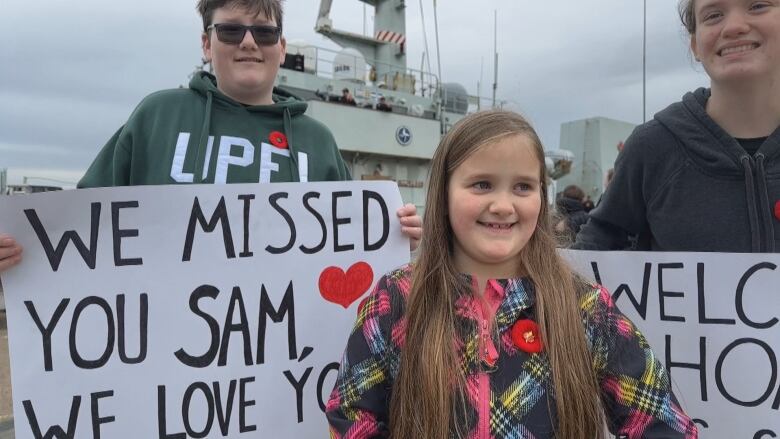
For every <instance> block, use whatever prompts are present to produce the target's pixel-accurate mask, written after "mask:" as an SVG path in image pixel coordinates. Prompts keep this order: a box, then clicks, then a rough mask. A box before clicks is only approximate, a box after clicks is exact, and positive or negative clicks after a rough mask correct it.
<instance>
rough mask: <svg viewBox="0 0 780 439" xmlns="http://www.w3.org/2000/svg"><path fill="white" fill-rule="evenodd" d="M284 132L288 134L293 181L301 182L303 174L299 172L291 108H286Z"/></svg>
mask: <svg viewBox="0 0 780 439" xmlns="http://www.w3.org/2000/svg"><path fill="white" fill-rule="evenodd" d="M284 134H285V135H286V136H287V148H288V149H289V151H290V175H291V176H292V177H293V179H292V180H293V181H298V182H299V181H301V174H300V172H298V153H297V152H296V151H295V149H294V147H293V145H294V143H293V132H292V115H290V109H289V108H285V109H284Z"/></svg>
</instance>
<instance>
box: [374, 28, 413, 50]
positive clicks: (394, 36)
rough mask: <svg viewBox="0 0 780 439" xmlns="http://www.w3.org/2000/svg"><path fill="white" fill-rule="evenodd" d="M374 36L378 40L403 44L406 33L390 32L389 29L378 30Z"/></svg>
mask: <svg viewBox="0 0 780 439" xmlns="http://www.w3.org/2000/svg"><path fill="white" fill-rule="evenodd" d="M375 38H376V39H377V40H379V41H386V42H388V43H395V44H398V45H401V46H403V45H404V43H406V35H404V34H402V33H398V32H392V31H389V30H380V31H378V32H377V33H376V36H375Z"/></svg>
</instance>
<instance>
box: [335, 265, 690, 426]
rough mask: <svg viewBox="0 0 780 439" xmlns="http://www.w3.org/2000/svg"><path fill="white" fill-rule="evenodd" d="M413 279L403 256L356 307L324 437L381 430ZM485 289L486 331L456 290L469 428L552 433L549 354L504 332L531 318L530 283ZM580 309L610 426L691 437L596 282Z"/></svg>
mask: <svg viewBox="0 0 780 439" xmlns="http://www.w3.org/2000/svg"><path fill="white" fill-rule="evenodd" d="M410 279H411V267H410V266H406V267H403V268H401V269H399V270H396V271H394V272H391V273H390V274H388V275H386V276H384V277H383V278H382V279H380V280H379V282H378V284H377V287H376V288H375V290H374V291H373V293H372V294H371V295H370V296H369V297H368V298H367V299H366V300H365V301H364V302H363V303H362V304H361V306H360V307H359V311H358V319H357V323H356V325H355V328H354V330H353V332H352V334H351V336H350V338H349V341H348V344H347V349H346V352H345V353H344V356H343V358H342V363H341V368H340V369H339V374H338V378H337V380H336V385H335V388H334V389H333V392H332V394H331V396H330V401H329V402H328V404H327V408H326V414H327V417H328V421H329V423H330V435H331V438H334V439H336V438H338V439H341V438H344V439H362V438H374V437H387V435H388V423H389V422H390V421H389V420H388V413H389V401H390V391H391V389H392V386H393V382H394V380H395V378H396V376H397V375H398V368H399V364H400V361H399V356H400V355H401V352H402V349H401V346H402V345H403V340H404V328H405V318H404V308H405V303H406V298H407V296H408V294H409V290H410V284H411V282H410ZM472 284H473V285H475V286H476V283H475V282H473V280H472ZM485 299H486V300H487V303H488V308H490V304H491V302H492V303H493V310H492V311H493V312H492V314H493V316H494V320H493V321H494V324H493V325H492V326H493V328H494V329H493V330H492V331H490V330H489V331H487V332H486V331H483V330H481V328H487V327H488V325H487V324H486V322H487V321H489V320H490V316H487V317H485V316H484V312H483V307H482V306H481V301H480V300H479V299H476V298H475V297H474V296H473V295H463V296H461V297H460V298H459V299H458V301H457V304H456V308H457V315H458V317H457V321H456V325H457V326H458V333H459V334H460V338H461V340H458V343H457V346H459V350H460V352H459V356H460V358H461V359H462V362H463V364H462V369H463V370H464V371H465V373H466V384H467V389H466V398H467V403H466V407H467V411H468V413H464V414H463V419H464V420H466V421H468V422H467V425H468V426H469V428H470V429H471V432H470V433H469V435H468V438H469V439H500V438H518V439H519V438H528V439H531V438H534V439H541V438H550V437H553V436H554V434H553V429H554V426H555V425H556V424H555V421H554V419H555V414H554V413H551V412H550V410H551V409H552V410H553V411H554V408H555V403H554V400H553V399H552V396H551V395H552V383H551V376H550V368H549V363H548V359H547V356H546V355H545V352H544V351H542V352H541V353H538V354H529V353H527V352H525V351H523V350H520V349H518V347H517V346H516V344H515V343H514V342H513V339H512V336H511V327H512V325H513V324H514V323H515V322H516V321H517V320H519V319H531V318H533V304H534V294H533V287H532V285H531V284H530V282H528V280H526V279H508V280H499V281H490V282H488V288H487V290H486V291H485ZM581 311H582V318H583V325H584V329H585V331H586V336H587V340H588V344H589V347H590V350H591V353H592V356H593V366H594V368H595V369H596V372H597V376H598V378H599V382H600V385H601V389H602V400H603V404H604V411H605V413H606V417H607V423H608V427H609V430H610V431H611V432H612V433H613V434H616V435H617V436H618V437H619V438H631V439H634V438H696V437H698V435H697V430H696V427H695V425H694V423H693V422H692V421H691V419H690V418H689V417H688V416H687V415H686V414H685V413H684V412H683V411H682V409H681V408H680V406H679V405H678V403H677V400H676V399H675V397H674V395H673V394H672V391H671V389H670V387H669V379H668V377H667V374H666V371H665V369H664V368H663V366H662V365H661V364H660V363H659V362H658V361H657V360H656V358H655V356H654V355H653V352H652V350H651V349H650V347H649V346H648V344H647V342H646V340H645V339H644V337H643V336H642V334H641V333H640V332H639V331H638V330H637V329H636V328H635V327H634V325H633V324H632V323H631V321H630V320H628V318H626V317H625V316H624V315H622V314H621V313H620V311H619V310H618V309H617V307H616V306H615V304H614V303H613V302H612V299H611V297H610V295H609V293H608V292H607V291H606V290H605V289H603V288H600V287H599V288H594V289H593V290H592V291H590V292H589V293H588V294H586V295H584V296H583V297H582V298H581ZM489 352H490V353H492V354H489ZM486 356H491V358H487V357H486ZM493 360H495V361H493ZM486 361H487V363H486ZM487 364H494V366H493V367H490V368H488V367H487ZM488 369H489V370H488Z"/></svg>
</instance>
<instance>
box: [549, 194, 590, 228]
mask: <svg viewBox="0 0 780 439" xmlns="http://www.w3.org/2000/svg"><path fill="white" fill-rule="evenodd" d="M584 200H585V192H584V191H583V190H582V189H581V188H580V187H579V186H577V185H574V184H572V185H569V186H566V188H565V189H564V190H563V192H562V193H561V195H560V197H558V199H557V200H555V207H556V208H557V210H558V213H559V214H560V215H561V219H560V221H559V222H558V223H557V224H556V226H555V228H556V230H557V231H558V232H560V233H563V234H565V237H566V238H568V239H569V242H574V239H575V238H576V237H577V233H579V231H580V228H581V227H582V226H583V225H584V224H585V223H587V222H588V212H586V211H585V204H584Z"/></svg>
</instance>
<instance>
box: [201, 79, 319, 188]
mask: <svg viewBox="0 0 780 439" xmlns="http://www.w3.org/2000/svg"><path fill="white" fill-rule="evenodd" d="M190 89H192V90H193V91H195V92H196V93H198V94H200V95H202V96H204V97H205V98H206V111H205V115H204V118H203V124H202V127H201V132H200V135H199V137H198V139H199V141H198V145H199V146H200V148H199V150H198V156H197V160H196V166H197V168H198V169H200V168H202V167H203V165H204V161H205V160H206V156H207V155H208V153H209V152H208V145H207V144H208V137H209V134H210V130H211V114H212V111H213V106H214V105H217V106H224V107H227V108H234V109H238V110H241V109H243V110H245V111H248V112H250V113H255V114H260V115H263V116H267V117H269V118H281V119H282V120H283V121H284V134H285V136H286V138H287V144H288V147H289V151H290V162H289V164H290V166H289V170H290V174H291V175H293V176H294V180H295V181H301V175H300V172H299V168H298V157H297V151H296V148H295V143H294V141H293V126H292V125H293V123H292V118H293V117H296V116H300V115H303V114H304V113H305V112H306V108H307V107H308V104H307V103H306V102H305V101H304V100H303V99H301V98H299V97H297V96H295V95H293V94H292V93H290V92H288V91H286V90H283V89H280V88H277V87H274V89H273V94H272V98H273V101H274V103H273V104H272V105H245V104H242V103H240V102H238V101H236V100H234V99H233V98H231V97H229V96H227V95H225V94H224V93H222V92H221V91H220V90H219V88H217V78H216V77H215V76H214V75H212V74H211V73H209V72H205V71H201V72H198V73H197V74H195V75H193V77H192V79H191V80H190ZM304 180H305V178H304ZM199 182H200V181H197V183H199Z"/></svg>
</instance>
